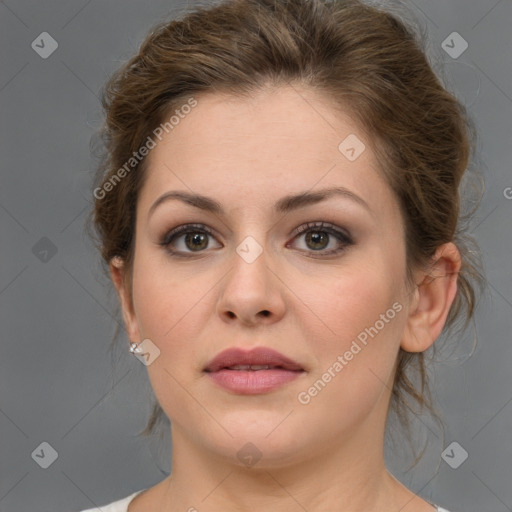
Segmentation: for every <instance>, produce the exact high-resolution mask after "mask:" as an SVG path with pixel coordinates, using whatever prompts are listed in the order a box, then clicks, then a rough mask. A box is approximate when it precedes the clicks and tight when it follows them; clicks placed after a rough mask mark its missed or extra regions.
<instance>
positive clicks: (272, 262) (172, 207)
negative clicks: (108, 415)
mask: <svg viewBox="0 0 512 512" xmlns="http://www.w3.org/2000/svg"><path fill="white" fill-rule="evenodd" d="M195 97H196V99H197V100H198V105H197V106H196V107H195V108H194V109H192V111H191V112H190V113H189V114H188V115H187V116H186V117H185V118H184V119H182V120H181V121H180V123H179V124H178V125H177V126H175V128H174V129H173V130H172V131H171V132H169V133H168V134H164V137H163V140H162V141H161V142H159V143H158V144H157V146H156V147H155V148H154V149H152V150H151V152H150V154H149V156H148V158H149V162H148V163H149V166H148V176H147V180H146V182H145V183H144V186H143V188H142V190H141V191H140V195H139V198H138V203H137V222H136V234H135V236H136V244H135V257H134V263H133V271H132V273H130V274H129V275H128V276H127V275H125V273H126V272H128V270H127V269H126V268H125V267H124V265H123V262H122V261H121V260H120V259H118V258H115V259H114V260H112V263H111V266H110V270H111V275H112V279H113V282H114V284H115V286H116V289H117V291H118V293H119V297H120V301H121V304H122V309H123V315H124V319H125V324H126V329H127V333H128V335H129V337H130V340H132V341H136V342H138V341H141V340H143V339H146V338H149V339H150V340H151V341H152V342H153V343H154V344H155V345H156V346H157V347H158V348H159V350H160V356H159V357H158V358H156V359H155V360H154V361H153V362H152V363H151V364H150V365H149V366H147V370H148V374H149V378H150V381H151V384H152V387H153V389H154V392H155V395H156V397H157V398H158V401H159V403H160V404H161V406H162V408H163V409H164V411H165V413H166V414H167V415H168V417H169V418H170V420H171V429H172V437H173V454H172V465H173V471H172V473H171V475H169V477H167V478H166V479H164V480H163V481H162V482H160V483H159V484H158V485H156V486H154V487H152V488H150V489H148V490H147V491H145V492H144V493H142V494H141V495H139V496H138V497H137V498H135V499H134V500H133V501H132V502H131V504H130V507H129V510H130V512H139V511H143V510H159V511H163V512H175V511H178V510H179V511H186V510H190V511H192V510H198V511H201V512H202V511H205V512H206V511H207V512H218V511H226V510H232V511H235V510H236V511H249V510H251V511H253V510H271V511H280V512H281V511H282V512H295V511H302V510H308V512H320V511H322V512H324V511H325V510H340V511H341V510H343V511H350V512H359V511H363V510H364V511H365V512H372V511H375V512H377V511H379V512H382V511H383V510H386V511H396V512H399V511H401V512H429V511H430V512H431V511H432V510H434V509H433V507H432V506H431V505H430V504H428V503H427V502H426V501H424V500H423V499H421V498H419V497H416V496H415V495H414V494H413V493H412V492H410V491H409V490H408V489H406V488H405V487H404V486H403V485H402V484H401V483H399V482H398V481H397V480H396V479H395V478H394V477H393V476H392V475H391V474H390V473H389V472H388V471H387V469H386V467H385V463H384V452H383V444H384V430H385V421H386V416H387V412H388V408H389V399H390V393H391V389H392V386H393V377H394V373H395V364H396V359H397V355H398V351H399V348H400V347H401V348H403V349H404V350H408V351H411V352H419V351H424V350H426V349H427V348H428V347H429V346H430V345H431V344H432V343H433V342H434V341H435V339H436V338H437V337H438V336H439V334H440V333H441V330H442V328H443V325H444V323H445V321H446V317H447V314H448V312H449V308H450V305H451V304H452V301H453V299H454V297H455V294H456V290H457V272H458V270H459V268H460V255H459V252H458V251H457V248H456V247H455V245H453V244H451V243H449V244H445V245H443V246H441V247H440V248H439V249H438V252H437V253H436V255H435V257H434V259H433V266H432V270H431V274H430V275H431V276H435V277H437V278H436V279H431V278H429V277H428V276H427V274H426V273H425V272H423V271H422V270H420V269H418V270H416V271H415V274H414V278H415V283H416V285H415V286H413V287H412V288H411V287H409V286H407V284H406V260H405V241H404V228H403V225H404V224H403V220H402V218H401V214H400V211H399V207H398V203H397V201H396V198H395V197H394V195H393V192H392V190H391V189H390V187H389V186H388V184H387V183H386V182H385V181H384V179H383V177H382V175H381V173H380V172H379V168H378V163H377V161H376V159H375V155H374V152H373V150H372V148H371V141H370V140H368V138H367V137H366V136H365V134H364V132H363V131H362V130H361V129H360V127H358V126H357V125H356V123H355V122H354V121H353V120H351V118H350V117H349V116H348V115H345V114H344V113H343V112H339V111H336V110H335V109H334V108H333V105H332V104H330V103H329V102H328V101H327V99H325V98H324V97H322V96H320V95H319V93H317V92H315V91H311V90H307V89H303V88H300V87H292V86H291V85H286V86H281V87H278V88H272V89H270V88H269V89H263V90H260V91H259V92H257V93H255V94H254V95H253V96H252V97H251V98H250V99H247V98H244V99H242V98H235V97H232V96H223V95H221V94H220V93H216V94H204V95H200V96H195ZM349 134H356V135H357V136H358V138H359V139H360V140H361V141H363V142H364V144H365V146H366V149H365V150H364V151H363V153H362V154H361V155H360V156H359V157H358V158H357V159H356V160H354V161H349V160H348V159H347V158H346V157H345V155H344V154H342V153H341V152H340V151H339V150H338V145H339V144H340V142H341V141H342V140H344V139H345V138H346V137H347V136H348V135H349ZM331 186H338V187H345V188H346V189H349V190H350V191H351V192H352V193H353V194H356V195H357V196H359V197H360V198H362V199H363V200H364V201H365V202H366V203H367V205H368V209H367V208H365V207H364V206H362V205H361V204H359V203H358V202H356V201H354V200H351V199H350V198H348V197H345V196H333V197H331V198H329V199H327V200H324V201H322V202H319V203H317V204H313V205H308V206H304V207H302V208H299V209H297V210H294V211H291V212H287V213H286V214H283V213H280V214H276V213H275V212H273V205H274V203H275V202H277V201H278V200H279V199H281V198H282V197H284V196H287V195H290V194H299V193H302V192H305V191H317V190H320V189H323V188H326V187H331ZM177 190H179V191H185V192H189V193H195V194H202V195H205V196H209V197H211V198H213V199H215V200H216V201H217V202H219V203H220V204H221V205H222V207H223V208H224V210H225V213H224V214H223V215H219V214H213V213H209V212H205V211H202V210H200V209H198V208H195V207H193V206H191V205H188V204H186V203H184V202H181V201H178V200H169V201H166V202H163V203H162V204H160V205H159V206H158V207H157V208H156V209H155V210H154V212H153V213H152V215H151V216H149V217H148V213H149V211H150V207H151V205H152V204H153V203H154V202H155V201H156V200H157V199H158V198H159V197H160V196H161V195H162V194H164V193H166V192H169V191H177ZM317 221H325V222H330V223H332V224H333V225H334V226H335V227H337V228H338V229H341V230H346V231H348V233H350V236H351V238H352V241H353V243H352V244H345V243H343V242H342V241H339V240H338V239H337V238H336V237H335V236H334V235H328V238H327V240H326V239H325V238H324V239H323V241H321V243H318V241H317V244H318V245H314V241H313V242H312V241H311V240H309V241H308V238H307V234H304V233H303V234H300V235H297V234H296V232H295V229H296V228H297V227H300V226H303V225H306V224H307V223H310V222H317ZM187 223H194V224H196V223H197V224H204V225H206V226H207V227H209V228H210V229H211V230H213V233H214V234H213V235H212V236H208V235H206V240H207V241H208V245H206V240H205V242H204V245H203V246H201V247H202V248H201V249H200V250H199V251H194V250H193V249H194V245H192V244H191V243H189V244H188V245H187V244H186V241H185V236H184V235H183V234H181V235H178V238H176V239H175V240H174V242H173V246H172V247H169V248H170V249H174V250H176V251H181V254H182V255H183V256H184V257H179V256H176V255H172V254H170V253H169V252H167V250H166V248H165V247H164V246H162V245H160V242H162V240H163V239H164V237H165V235H166V234H167V233H168V232H169V231H170V230H171V229H173V228H175V227H177V226H180V225H184V224H187ZM191 229H192V232H196V231H197V228H195V231H194V228H191ZM312 231H313V232H316V233H317V234H318V232H319V231H320V232H322V229H320V228H313V229H312ZM247 236H251V237H253V238H254V240H256V241H257V242H258V244H259V245H260V246H261V248H262V251H263V252H262V253H261V254H260V255H259V257H258V258H256V260H255V261H253V262H252V263H248V262H247V261H246V260H244V259H243V258H242V257H241V256H240V255H239V254H238V253H237V251H236V249H237V247H238V246H240V244H241V242H242V241H243V240H244V239H245V238H246V237H247ZM322 243H323V244H324V245H322ZM337 248H340V249H342V250H341V251H340V252H339V253H337V254H330V255H327V254H326V253H327V252H328V251H330V250H331V249H337ZM125 277H128V280H131V283H132V287H133V288H132V294H130V291H129V289H128V288H127V287H126V286H125V282H126V281H125V279H124V278H125ZM396 302H398V303H399V304H400V305H402V310H401V311H400V312H399V313H397V314H396V316H395V317H394V318H393V319H392V320H390V321H389V322H387V323H386V324H385V327H384V328H382V329H381V330H380V331H379V332H378V334H377V335H376V336H375V337H374V338H370V339H369V341H368V344H367V345H366V346H364V348H362V350H361V351H360V352H358V353H357V355H355V356H354V357H353V359H352V360H351V361H349V362H348V364H347V365H346V366H344V368H343V370H342V371H340V372H339V373H337V374H336V377H334V378H332V379H331V381H330V382H329V383H328V384H327V385H326V386H325V388H324V389H322V391H321V392H320V393H318V394H317V396H314V397H313V398H311V401H310V402H309V403H308V404H307V405H304V404H301V403H300V402H299V401H298V399H297V396H298V394H299V393H300V392H302V391H307V390H308V388H309V387H310V386H312V385H313V383H314V382H315V381H317V380H318V379H320V378H321V377H322V374H324V373H325V372H326V371H327V369H328V368H329V367H332V365H333V363H334V362H335V361H336V360H337V357H338V356H339V355H343V354H344V353H345V352H346V351H347V350H349V348H350V345H351V343H352V341H353V340H354V339H356V337H357V335H358V334H359V333H361V332H362V331H364V330H365V328H368V327H370V326H374V325H375V323H376V321H377V320H379V318H381V317H380V315H381V314H385V313H386V311H387V310H388V309H390V308H391V307H392V305H393V304H394V303H396ZM263 312H265V313H263ZM235 346H236V347H244V348H248V347H256V346H268V347H272V348H274V349H276V350H278V351H279V352H281V353H283V354H285V355H286V356H288V357H290V358H292V359H294V360H295V361H298V362H299V363H300V364H301V365H302V366H303V368H304V369H305V370H306V371H305V372H304V373H303V374H302V375H301V376H299V377H298V378H297V379H295V380H294V381H292V382H290V383H287V384H285V385H284V386H282V387H281V388H279V389H277V390H274V391H272V392H268V393H264V394H259V395H254V396H246V395H239V394H235V393H232V392H229V391H227V390H224V389H222V388H220V387H219V386H217V385H216V384H215V383H213V382H212V381H211V379H210V378H209V377H208V376H207V375H206V374H205V373H204V372H202V369H203V368H204V367H205V365H206V364H207V363H208V362H209V361H210V360H211V359H212V358H213V357H214V356H215V355H216V354H218V353H219V352H221V351H223V350H224V349H226V348H228V347H235ZM248 442H250V443H253V444H254V445H255V446H256V447H257V448H258V450H259V452H261V459H260V460H259V461H258V462H257V463H256V464H255V465H253V466H252V467H248V466H247V465H246V464H244V462H243V461H241V460H239V458H238V457H237V452H238V451H239V450H240V449H241V448H242V447H243V446H244V445H246V443H248ZM192 507H194V508H192Z"/></svg>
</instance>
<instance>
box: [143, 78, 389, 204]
mask: <svg viewBox="0 0 512 512" xmlns="http://www.w3.org/2000/svg"><path fill="white" fill-rule="evenodd" d="M195 99H196V101H197V105H196V106H195V107H194V108H192V109H190V111H189V113H188V114H186V115H182V116H180V120H179V122H178V123H177V124H175V125H174V127H173V128H172V130H170V131H169V133H166V132H164V133H163V135H162V140H161V141H158V140H157V144H156V147H154V148H153V149H152V150H151V152H150V153H149V155H148V157H147V159H148V161H147V164H148V165H147V172H148V175H147V177H146V178H147V179H146V182H145V185H144V187H143V190H142V191H141V194H140V197H139V201H140V203H141V207H142V208H144V209H147V208H149V207H150V204H149V202H150V201H151V200H154V199H155V198H156V197H157V196H158V195H159V194H161V193H163V192H165V191H167V190H173V189H174V190H176V189H180V190H189V191H191V192H195V193H199V194H203V195H212V193H213V191H215V196H216V198H217V199H218V200H219V201H220V202H224V201H227V202H229V201H232V200H233V195H236V197H237V198H239V199H240V200H242V199H243V200H244V204H245V205H246V206H247V207H249V205H250V201H251V200H254V199H255V197H256V196H257V197H258V201H259V204H260V205H261V201H264V200H265V199H266V198H268V199H269V202H272V204H273V202H274V201H275V200H277V199H278V198H279V197H281V196H283V195H285V191H286V193H289V192H293V191H303V190H314V189H315V188H323V187H326V186H336V185H342V186H344V187H347V188H350V189H352V190H353V191H354V193H356V194H358V195H361V196H363V197H366V198H367V200H369V201H378V202H383V201H384V202H386V201H388V202H389V200H390V199H391V191H390V190H389V188H388V187H387V184H386V183H385V181H384V179H383V177H382V175H381V172H380V171H379V170H378V165H377V162H376V160H375V155H374V153H373V151H372V149H371V142H372V141H371V140H369V139H368V137H367V136H366V134H365V133H364V132H363V131H362V129H361V128H360V127H359V126H358V125H357V124H356V123H355V122H354V121H353V120H352V119H351V118H350V116H349V115H348V114H347V113H345V112H343V110H341V109H340V108H339V107H338V108H336V106H335V105H334V103H333V102H331V101H330V100H329V99H328V98H326V97H324V96H322V95H321V94H320V93H318V92H316V91H312V90H308V89H304V88H299V87H295V86H293V87H292V86H283V87H279V88H268V89H264V90H260V91H258V92H256V93H254V95H252V96H251V97H235V96H229V95H225V94H217V93H216V94H213V93H209V94H200V95H197V96H195ZM178 109H179V107H178ZM187 111H188V109H187ZM169 117H170V116H169ZM176 119H177V118H176ZM354 156H355V157H356V158H355V159H354ZM234 206H235V205H234Z"/></svg>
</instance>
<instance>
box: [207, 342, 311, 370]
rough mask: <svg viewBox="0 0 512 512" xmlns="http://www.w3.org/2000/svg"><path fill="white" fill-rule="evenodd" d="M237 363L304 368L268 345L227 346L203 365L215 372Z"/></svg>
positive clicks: (288, 368)
mask: <svg viewBox="0 0 512 512" xmlns="http://www.w3.org/2000/svg"><path fill="white" fill-rule="evenodd" d="M237 365H268V366H276V367H280V368H283V369H285V370H293V371H298V370H304V368H302V366H301V365H300V364H299V363H297V362H296V361H293V360H292V359H290V358H288V357H286V356H285V355H283V354H281V353H279V352H277V351H275V350H273V349H271V348H268V347H257V348H253V349H252V350H244V349H241V348H228V349H227V350H224V351H223V352H220V353H219V354H217V355H216V356H215V357H214V358H213V359H212V360H211V361H210V362H209V363H208V365H207V366H206V367H205V369H204V371H206V372H216V371H219V370H222V369H223V368H229V367H230V366H237Z"/></svg>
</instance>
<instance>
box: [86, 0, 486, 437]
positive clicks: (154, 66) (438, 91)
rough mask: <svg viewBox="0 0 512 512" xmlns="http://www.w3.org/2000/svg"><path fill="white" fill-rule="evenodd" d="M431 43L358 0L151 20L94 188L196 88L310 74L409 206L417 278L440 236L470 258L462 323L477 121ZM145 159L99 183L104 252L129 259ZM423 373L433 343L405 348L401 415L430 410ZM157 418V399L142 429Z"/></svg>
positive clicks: (301, 78) (472, 278)
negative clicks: (464, 195) (469, 172)
mask: <svg viewBox="0 0 512 512" xmlns="http://www.w3.org/2000/svg"><path fill="white" fill-rule="evenodd" d="M422 45H423V43H422V42H421V38H420V37H419V36H418V35H417V34H416V33H415V31H414V30H413V29H412V28H411V27H410V26H408V24H407V23H406V22H404V21H403V20H401V19H400V18H399V17H398V16H396V15H394V14H392V13H390V12H386V11H384V10H382V9H380V8H377V7H372V6H370V5H367V4H365V3H362V2H360V1H357V0H333V1H327V0H325V1H322V0H228V1H224V2H222V3H218V2H217V3H216V4H210V5H196V6H195V8H194V9H193V10H191V11H190V12H185V15H184V16H182V17H181V18H175V19H174V20H172V21H170V22H164V23H161V24H159V25H157V26H155V27H154V28H153V29H152V31H151V32H150V33H149V35H148V36H147V37H146V39H145V40H144V42H143V43H142V45H141V47H140V50H139V52H138V53H137V55H135V56H134V57H133V58H131V59H130V60H129V61H128V62H127V63H126V64H125V65H123V66H122V67H121V68H120V69H119V70H117V71H116V72H115V74H114V75H113V76H112V77H111V79H110V80H109V81H108V83H107V84H106V86H105V88H104V91H103V97H102V104H103V108H104V110H105V112H106V122H105V125H104V128H103V130H102V133H101V135H102V139H103V141H104V144H105V154H104V159H103V161H102V164H101V165H100V166H99V169H98V174H97V178H96V186H97V188H96V190H98V187H99V188H102V187H104V186H105V184H106V183H107V182H110V183H113V181H112V180H113V178H115V175H116V173H118V171H119V169H121V168H122V167H123V166H125V170H126V162H127V161H129V159H130V158H131V157H132V155H133V153H134V152H137V151H138V150H139V148H140V147H141V146H143V145H144V143H145V141H146V140H147V138H148V137H152V136H153V135H152V134H153V133H154V130H155V128H156V127H157V126H159V125H160V124H161V123H162V122H165V120H166V119H168V116H169V113H170V112H172V111H174V110H175V109H176V108H178V107H180V106H181V105H183V104H185V103H186V102H187V100H189V99H190V97H192V96H195V95H199V94H201V93H216V92H219V93H220V92H222V93H227V94H232V95H234V96H240V97H243V96H244V95H251V94H254V92H255V91H257V90H259V89H261V88H263V87H266V86H280V85H285V84H298V85H301V86H303V87H308V88H310V89H311V90H314V91H317V92H319V93H320V94H322V95H323V96H324V97H326V98H327V99H328V100H330V101H331V102H333V104H334V105H338V106H339V107H340V109H341V111H344V112H347V113H349V114H350V115H351V116H352V118H353V119H354V120H355V121H356V122H358V123H359V125H360V126H361V127H362V129H363V130H364V131H365V133H367V134H368V138H369V140H371V141H372V146H373V148H374V150H375V152H376V154H377V157H378V161H379V162H380V163H381V167H382V169H381V170H382V172H383V173H384V175H385V176H386V178H387V180H388V183H389V184H390V186H391V187H392V189H393V191H394V193H395V195H396V197H397V200H398V202H399V205H400V208H401V212H402V215H403V218H404V222H405V232H406V250H407V269H408V278H409V279H411V275H412V273H411V272H412V269H414V268H417V267H418V266H420V267H426V266H427V265H428V263H429V262H430V261H431V258H432V256H433V255H434V253H435V251H436V249H437V248H438V247H439V246H440V245H442V244H444V243H446V242H451V241H452V242H455V243H456V244H457V246H458V248H459V250H460V252H461V256H462V268H461V271H460V273H459V276H458V290H457V295H456V298H455V300H454V303H453V304H452V307H451V309H450V312H449V316H448V319H447V322H446V325H445V332H446V330H447V329H449V328H450V327H453V325H455V323H456V320H458V319H461V320H463V321H464V327H465V326H467V323H468V322H469V320H470V319H471V317H472V316H473V313H474V308H475V300H476V290H477V287H476V286H475V285H476V284H481V278H480V275H481V274H480V270H479V269H480V266H479V259H478V258H477V256H476V252H475V251H472V250H470V249H469V246H470V244H471V243H472V239H471V238H470V237H469V236H468V235H467V234H465V233H464V230H463V229H462V228H463V225H462V220H463V219H462V218H461V215H460V213H461V212H460V200H459V186H460V184H461V179H462V177H463V173H464V171H465V170H466V168H467V167H468V164H469V162H470V157H471V154H472V151H473V148H474V145H475V144H474V139H475V134H474V129H473V125H472V122H471V120H470V118H469V116H468V115H467V112H466V110H465V108H464V106H463V105H462V104H461V103H460V102H459V101H458V100H457V99H456V98H455V97H454V95H453V94H451V93H450V92H448V91H447V90H446V89H445V88H444V87H443V86H442V84H441V82H440V80H439V78H438V77H437V76H436V74H435V72H434V71H433V69H432V67H431V65H430V64H429V62H428V59H427V57H426V52H425V49H424V48H423V46H422ZM145 163H146V159H142V161H141V162H140V163H138V164H137V165H134V166H133V169H130V170H129V172H125V173H122V174H123V177H122V179H120V180H117V181H115V183H114V186H113V187H109V189H110V190H109V191H108V192H107V193H105V194H103V197H101V198H98V197H96V195H95V205H94V211H93V212H92V220H93V223H94V227H95V229H96V234H97V240H98V245H99V249H100V251H101V255H102V258H103V260H104V262H105V263H107V264H108V263H109V262H110V261H111V259H112V258H113V257H116V256H117V257H120V258H122V259H123V260H124V262H125V266H126V268H127V270H129V269H130V268H131V265H132V262H133V254H134V243H135V213H136V205H137V198H138V194H139V191H140V189H141V187H142V185H143V183H144V178H145V175H146V166H145ZM118 177H119V174H118ZM130 274H131V272H129V271H127V272H126V276H127V280H128V282H127V286H128V289H130V282H129V281H130V277H129V276H130ZM132 341H139V340H132ZM411 369H412V370H415V371H414V376H411V374H410V371H411ZM427 384H428V379H427V373H426V367H425V361H424V354H423V353H408V352H405V351H403V350H400V353H399V358H398V361H397V370H396V375H395V381H394V387H393V391H392V401H391V402H392V406H394V410H395V411H396V412H397V413H398V416H399V417H400V418H401V419H402V420H403V423H404V424H405V425H408V420H407V409H408V408H409V405H408V401H407V400H406V399H407V398H409V399H412V400H413V401H415V402H416V403H417V404H419V405H420V409H423V408H427V409H428V410H431V411H433V408H432V403H431V398H430V393H429V391H428V385H427ZM162 420H165V414H164V412H163V410H162V408H161V407H160V405H159V404H158V401H157V400H155V402H154V406H153V412H152V414H151V417H150V419H149V422H148V424H147V426H146V429H145V430H144V431H143V434H149V433H151V432H152V431H153V430H154V428H155V426H156V425H157V423H159V422H160V421H162Z"/></svg>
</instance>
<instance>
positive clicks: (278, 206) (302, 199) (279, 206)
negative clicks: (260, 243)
mask: <svg viewBox="0 0 512 512" xmlns="http://www.w3.org/2000/svg"><path fill="white" fill-rule="evenodd" d="M334 196H340V197H344V198H346V199H350V200H352V201H353V202H355V203H357V204H359V205H361V206H363V207H364V208H365V209H366V210H368V211H369V212H370V213H372V210H371V208H370V206H369V205H368V203H367V202H366V201H365V200H364V199H363V198H362V197H359V196H358V195H357V194H355V193H354V192H352V191H351V190H349V189H347V188H345V187H330V188H325V189H322V190H318V191H315V192H310V191H306V192H302V193H299V194H294V195H288V196H285V197H283V198H281V199H279V201H277V202H276V203H275V205H274V211H275V212H276V213H288V212H291V211H293V210H297V209H299V208H303V207H305V206H310V205H314V204H317V203H320V202H321V201H325V200H327V199H330V198H331V197H334ZM170 200H179V201H182V202H184V203H186V204H189V205H191V206H194V207H195V208H199V209H201V210H204V211H207V212H211V213H214V214H217V215H224V214H225V212H224V209H223V208H222V205H221V204H220V203H219V202H217V201H215V200H214V199H212V198H211V197H207V196H203V195H200V194H191V193H189V192H184V191H172V192H166V193H165V194H163V195H161V196H160V197H159V198H158V199H157V200H156V201H155V202H154V203H153V204H152V205H151V208H150V209H149V212H148V217H150V216H151V215H152V214H153V212H154V211H155V209H156V208H157V207H158V206H159V205H161V204H162V203H165V202H167V201H170Z"/></svg>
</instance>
